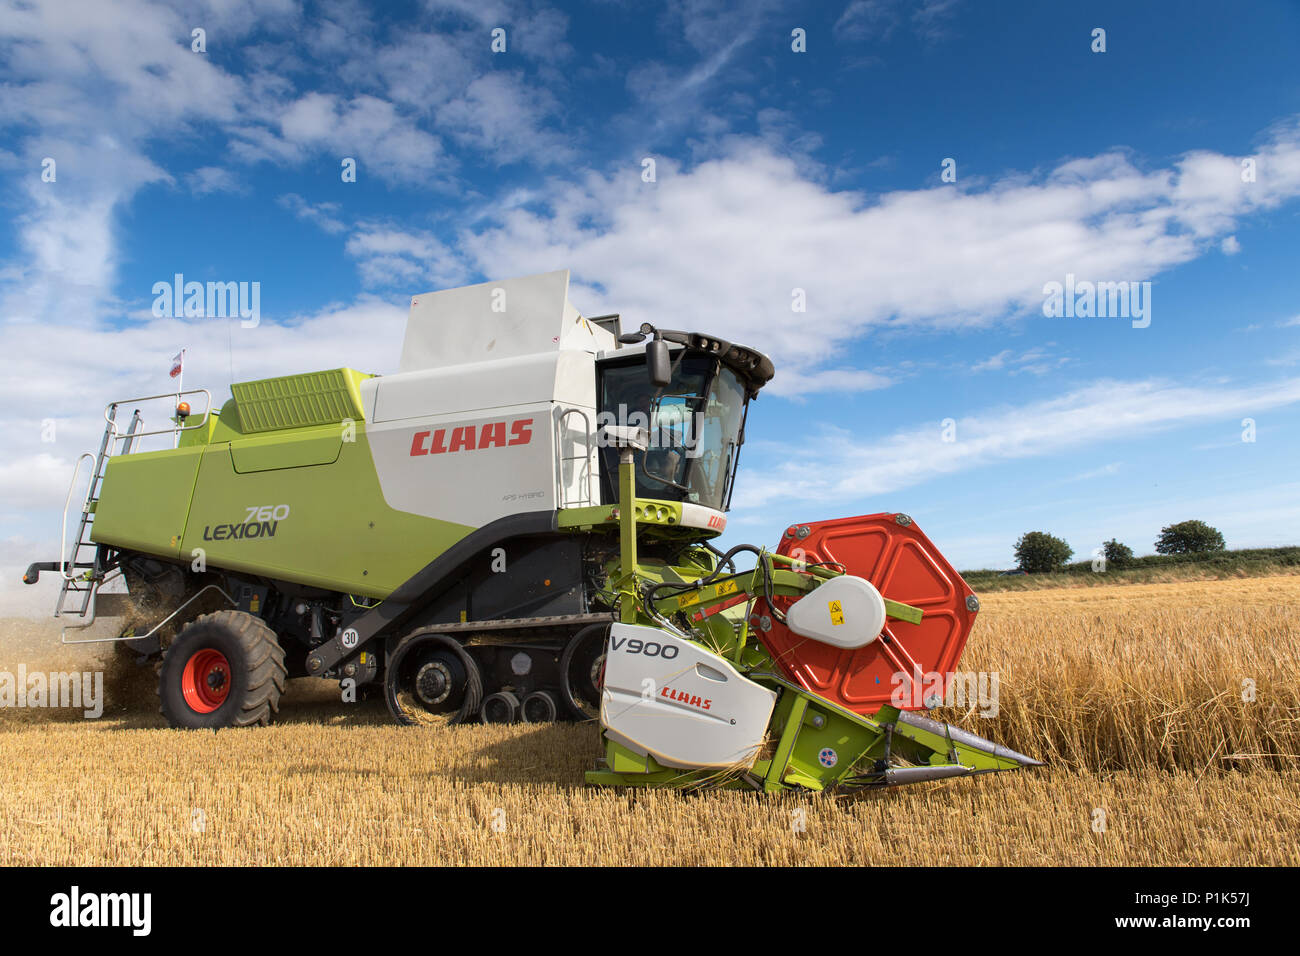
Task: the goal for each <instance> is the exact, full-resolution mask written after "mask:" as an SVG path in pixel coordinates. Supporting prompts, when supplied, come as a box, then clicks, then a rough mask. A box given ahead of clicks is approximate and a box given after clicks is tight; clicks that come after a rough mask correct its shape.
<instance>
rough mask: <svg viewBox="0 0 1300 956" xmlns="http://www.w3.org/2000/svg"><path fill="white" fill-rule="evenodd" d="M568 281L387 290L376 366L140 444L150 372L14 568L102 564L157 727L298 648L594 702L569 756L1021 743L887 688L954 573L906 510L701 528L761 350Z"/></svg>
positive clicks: (954, 589) (241, 702) (462, 687)
mask: <svg viewBox="0 0 1300 956" xmlns="http://www.w3.org/2000/svg"><path fill="white" fill-rule="evenodd" d="M568 286H569V275H568V272H567V271H561V272H552V273H545V274H541V275H535V276H527V277H523V278H516V279H509V280H504V281H500V282H489V283H483V284H480V285H474V286H468V287H465V288H458V289H450V290H446V291H441V292H434V293H429V294H426V295H419V296H416V297H414V298H413V299H412V300H411V306H410V314H409V318H408V322H407V327H406V334H405V340H404V342H403V345H402V351H401V356H400V361H399V366H398V371H397V372H396V373H395V374H391V375H383V376H379V375H371V374H366V373H362V372H358V371H355V370H353V369H349V368H338V369H334V370H330V371H324V372H309V373H304V374H297V375H289V376H283V377H277V378H270V379H261V380H258V381H251V382H239V383H235V384H233V385H232V386H231V397H230V398H229V399H228V400H227V401H226V402H225V403H224V404H223V405H222V406H221V407H220V408H219V409H217V408H213V407H212V406H211V400H210V394H209V393H208V392H207V391H206V390H203V389H197V390H190V391H189V392H184V393H180V394H177V395H174V396H170V397H167V400H168V401H169V402H175V403H177V404H176V405H174V406H173V414H171V416H170V417H171V423H170V432H171V434H172V437H173V440H172V441H171V442H170V444H171V445H172V447H165V448H157V449H152V450H146V449H145V448H144V447H143V445H142V444H140V439H141V438H142V437H143V436H146V435H150V434H156V433H159V432H162V433H166V432H168V430H169V429H167V428H161V429H156V430H150V429H148V428H145V427H144V426H143V423H142V419H141V417H140V414H139V412H138V411H137V412H135V413H134V414H132V416H131V418H130V421H129V424H128V425H127V426H126V427H125V428H122V427H121V426H120V425H119V423H118V411H119V409H126V408H133V407H134V406H135V405H136V404H138V403H140V402H143V401H145V400H147V399H158V398H160V396H146V397H145V398H144V399H138V400H136V399H132V400H125V401H119V402H114V403H111V404H110V405H109V406H108V409H107V411H106V413H105V418H106V422H107V427H106V428H105V432H104V437H103V442H102V445H101V448H100V451H99V453H98V454H96V455H85V456H83V459H84V460H86V461H89V462H90V466H91V479H90V482H89V486H88V488H87V490H86V493H85V495H84V497H83V499H82V502H83V503H82V508H81V512H80V515H78V516H77V518H76V520H77V530H76V532H75V534H74V535H73V536H72V538H71V545H70V550H69V549H68V548H67V547H65V550H64V553H63V555H62V556H61V557H60V560H59V561H57V562H45V563H38V564H34V565H32V566H31V568H29V570H28V572H27V574H26V575H25V576H24V577H25V580H27V581H28V582H29V583H34V582H35V581H36V580H37V579H38V578H39V575H40V573H41V572H42V571H53V572H57V573H58V574H59V577H60V579H61V582H60V594H59V598H58V604H57V608H56V615H60V616H71V617H73V618H74V619H76V620H78V621H79V622H80V623H83V624H84V623H89V621H90V620H93V618H94V616H95V613H96V612H95V608H96V596H97V594H98V590H99V588H100V587H101V586H102V585H103V584H105V583H107V582H109V581H111V580H113V579H114V578H115V577H118V576H120V577H121V578H122V579H124V581H125V584H126V589H127V591H128V593H129V596H130V605H131V613H130V615H129V616H128V617H127V618H126V619H125V620H124V622H123V626H122V629H121V633H120V634H119V635H118V636H117V637H115V638H109V639H110V640H116V641H118V642H120V644H121V645H124V646H125V647H126V648H129V649H130V650H131V651H132V652H134V653H137V654H140V655H144V656H145V657H161V667H160V675H159V692H160V696H161V704H162V712H163V714H164V715H165V716H166V718H167V720H168V721H169V723H171V724H172V725H173V726H175V727H224V726H243V725H251V724H265V723H268V722H270V721H271V720H272V719H273V717H274V715H275V713H276V712H277V710H278V707H279V701H280V697H281V694H282V693H283V691H284V687H285V681H286V679H287V678H288V677H293V676H310V677H320V678H330V679H334V680H338V681H339V682H340V686H341V688H342V694H343V699H344V700H345V701H347V700H355V699H357V696H358V695H359V694H362V693H364V692H365V690H366V689H373V690H374V691H375V692H377V693H382V695H383V697H384V699H385V701H386V703H387V706H388V708H389V710H390V712H391V714H392V716H393V717H394V719H396V720H397V721H399V722H401V723H405V724H417V723H424V722H427V721H430V720H434V721H437V720H441V721H444V722H462V721H468V720H476V721H484V722H498V721H525V722H534V723H541V722H547V721H553V720H557V719H563V720H571V719H577V720H583V719H591V720H598V721H599V725H600V727H601V733H602V740H603V743H604V748H605V753H604V759H603V761H602V763H601V765H600V766H599V767H598V768H597V769H596V770H594V771H592V772H591V773H590V774H588V780H589V781H590V782H592V783H596V784H609V785H620V786H669V787H704V786H726V787H748V788H753V789H757V790H764V791H774V790H783V789H790V788H805V789H813V790H822V789H829V788H853V787H860V786H877V785H882V784H891V783H902V782H907V781H912V780H928V779H937V778H940V777H947V776H958V775H964V774H968V773H977V772H983V771H989V770H1000V769H1012V768H1015V767H1020V766H1024V765H1027V764H1032V763H1034V761H1032V760H1030V759H1029V758H1027V757H1023V756H1021V755H1019V754H1016V753H1014V752H1012V751H1009V750H1006V749H1005V748H1002V747H999V746H997V745H995V744H993V743H991V742H989V741H986V740H983V739H981V738H979V737H976V736H974V735H972V734H969V733H967V732H965V731H962V730H959V729H958V728H955V727H952V726H950V725H948V724H946V723H941V722H936V721H933V720H930V719H929V718H927V717H924V716H921V715H920V714H918V713H916V712H917V711H923V710H925V709H927V708H929V707H930V706H932V705H933V704H934V703H935V701H934V700H933V699H932V698H933V696H934V695H933V694H931V695H930V696H922V695H916V694H911V693H910V692H908V688H911V687H913V686H916V685H920V684H922V683H925V682H926V681H927V679H928V678H932V677H933V678H937V682H936V681H935V680H930V681H929V682H928V684H927V686H928V687H929V689H930V691H932V692H933V691H935V690H936V689H937V691H938V696H939V697H942V695H943V692H944V690H945V688H946V686H947V685H948V683H949V682H950V681H951V679H952V676H953V672H954V670H955V667H956V664H957V661H958V658H959V656H960V653H961V650H962V647H963V646H964V644H965V641H966V638H967V635H968V634H969V632H970V629H971V627H972V625H973V623H974V619H975V615H976V612H977V611H978V601H977V600H976V599H975V596H974V595H973V594H972V593H971V591H970V589H969V588H968V587H966V585H965V582H963V581H962V579H961V577H960V576H959V575H958V574H957V572H956V571H955V570H953V569H952V567H951V565H949V564H948V562H947V561H946V560H945V559H944V558H943V556H942V555H941V554H939V552H938V551H937V550H936V549H935V548H934V547H933V545H932V544H931V543H930V541H929V540H928V539H927V538H926V537H925V535H924V534H922V533H921V532H920V530H919V529H918V528H917V527H916V525H915V523H914V522H912V520H911V519H910V518H908V517H907V516H906V515H902V514H893V513H891V514H880V515H870V516H865V517H858V518H848V519H839V520H836V521H827V522H820V523H813V524H799V525H791V526H790V527H789V529H788V530H787V531H786V533H785V534H784V535H783V537H782V540H781V542H780V544H779V546H778V547H777V548H776V549H775V550H770V551H769V550H767V549H764V548H757V547H752V546H748V545H742V546H738V547H735V548H732V549H730V550H729V551H727V552H726V553H722V552H720V551H719V550H717V549H716V548H715V547H714V546H713V544H712V543H711V541H712V539H714V538H716V537H717V536H718V535H720V534H721V533H722V532H723V531H724V530H725V528H726V524H727V517H726V514H727V511H728V508H729V506H730V501H731V495H732V491H733V489H734V486H735V481H736V473H737V467H738V463H739V458H740V450H741V447H742V445H743V444H744V440H745V426H746V419H747V414H748V408H749V404H750V402H751V401H753V400H754V399H755V398H756V397H757V396H758V395H759V393H760V391H761V389H762V388H763V387H764V385H765V384H766V383H767V382H768V381H770V380H771V378H772V376H773V374H774V370H773V366H772V363H771V361H770V360H769V359H768V358H767V357H766V356H764V355H763V354H761V353H760V352H758V351H756V350H754V349H751V348H748V347H746V346H742V345H739V344H736V343H732V342H727V341H724V340H722V339H720V338H717V337H715V336H712V335H710V334H708V333H703V332H694V331H676V330H671V329H663V328H657V327H655V326H653V325H650V324H643V325H641V326H640V327H639V328H638V329H637V330H635V331H627V332H625V331H624V330H623V329H622V328H621V322H620V318H619V316H617V315H608V316H600V317H584V316H583V315H582V314H581V313H580V312H579V311H578V310H577V309H576V308H575V307H574V306H573V305H572V304H571V303H570V302H569V299H568ZM180 402H185V403H186V406H187V407H186V408H185V409H184V410H181V409H180V408H179V403H180ZM192 403H193V404H196V405H197V406H198V408H199V409H200V410H201V413H200V411H193V412H191V411H190V410H189V407H188V406H189V405H190V404H192ZM79 464H80V462H79ZM75 484H76V479H75V478H74V485H75ZM71 500H72V492H71V491H70V492H69V501H71ZM66 526H67V515H66V512H65V531H64V539H63V540H64V541H65V542H66V541H68V540H69V539H68V536H67V534H66ZM742 555H746V556H748V560H746V558H742V557H741V556H742ZM738 559H739V560H738ZM740 564H752V567H748V568H740V567H739V565H740ZM900 688H902V692H900Z"/></svg>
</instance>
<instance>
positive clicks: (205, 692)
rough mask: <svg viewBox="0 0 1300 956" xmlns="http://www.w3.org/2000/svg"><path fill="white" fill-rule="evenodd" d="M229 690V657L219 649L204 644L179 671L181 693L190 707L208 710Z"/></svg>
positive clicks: (210, 710) (201, 712) (219, 703)
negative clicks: (183, 668)
mask: <svg viewBox="0 0 1300 956" xmlns="http://www.w3.org/2000/svg"><path fill="white" fill-rule="evenodd" d="M229 694H230V661H228V660H226V655H225V654H223V653H221V652H220V651H216V650H213V649H212V648H210V647H205V648H203V650H200V651H195V652H194V653H193V654H192V655H190V659H189V660H188V661H186V662H185V670H183V671H182V672H181V695H182V696H183V697H184V698H185V703H187V704H189V706H190V709H191V710H194V711H196V712H198V713H200V714H210V713H212V712H213V711H214V710H216V709H217V708H218V707H220V706H221V705H222V704H224V703H225V702H226V697H227V696H228V695H229Z"/></svg>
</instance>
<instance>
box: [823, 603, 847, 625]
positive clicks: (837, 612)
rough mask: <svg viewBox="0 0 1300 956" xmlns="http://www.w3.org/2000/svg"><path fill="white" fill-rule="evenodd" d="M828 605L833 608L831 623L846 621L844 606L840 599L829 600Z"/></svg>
mask: <svg viewBox="0 0 1300 956" xmlns="http://www.w3.org/2000/svg"><path fill="white" fill-rule="evenodd" d="M826 606H827V607H829V608H830V610H831V623H832V624H843V623H844V608H843V607H842V606H841V605H840V602H839V601H831V602H829V603H828V604H827V605H826Z"/></svg>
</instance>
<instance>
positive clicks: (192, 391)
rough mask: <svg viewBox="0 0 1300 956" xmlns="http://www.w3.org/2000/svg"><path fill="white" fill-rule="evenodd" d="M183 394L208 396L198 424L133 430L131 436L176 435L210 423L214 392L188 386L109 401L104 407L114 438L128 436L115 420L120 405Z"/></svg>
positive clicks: (105, 417) (116, 439) (106, 419)
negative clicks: (142, 430) (173, 390)
mask: <svg viewBox="0 0 1300 956" xmlns="http://www.w3.org/2000/svg"><path fill="white" fill-rule="evenodd" d="M182 395H203V396H205V397H206V398H207V402H206V404H205V406H204V409H203V418H202V419H200V420H199V422H198V423H197V424H195V425H173V426H172V427H170V428H157V429H154V430H153V431H145V432H133V433H132V434H131V435H130V437H132V438H143V437H144V436H146V435H174V434H176V433H177V432H189V431H194V429H196V428H202V427H203V426H204V425H206V424H207V423H208V417H209V416H210V415H211V414H212V392H211V391H209V390H208V389H206V388H187V389H185V390H184V391H180V392H163V393H161V394H159V395H145V396H143V397H141V398H123V399H121V400H119V401H116V402H109V403H108V404H107V405H106V406H105V407H104V421H105V422H107V423H108V427H109V428H110V429H112V432H113V440H114V441H121V440H122V439H124V438H126V437H128V436H127V434H126V433H124V432H120V431H118V429H117V422H116V421H115V419H114V416H115V415H116V409H117V408H118V406H120V405H134V404H136V403H137V402H153V401H157V400H158V399H160V398H180V397H181V396H182Z"/></svg>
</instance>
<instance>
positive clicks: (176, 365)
mask: <svg viewBox="0 0 1300 956" xmlns="http://www.w3.org/2000/svg"><path fill="white" fill-rule="evenodd" d="M184 355H185V350H184V349H181V350H180V351H179V352H177V353H176V357H175V358H174V359H172V370H171V371H170V372H169V373H168V375H169V376H170V377H171V378H176V376H178V375H180V374H181V365H182V362H183V358H184Z"/></svg>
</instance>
